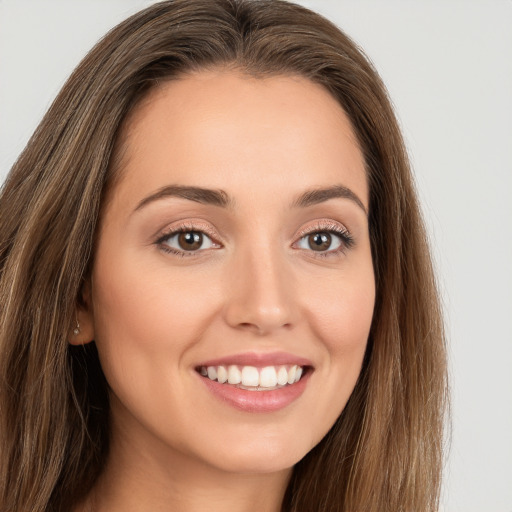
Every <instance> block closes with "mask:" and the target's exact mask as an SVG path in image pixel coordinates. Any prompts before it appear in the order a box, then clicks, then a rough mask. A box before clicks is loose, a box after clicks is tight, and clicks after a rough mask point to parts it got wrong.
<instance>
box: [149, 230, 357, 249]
mask: <svg viewBox="0 0 512 512" xmlns="http://www.w3.org/2000/svg"><path fill="white" fill-rule="evenodd" d="M191 231H193V232H197V233H202V234H205V235H207V236H208V237H209V238H210V239H211V240H212V243H213V244H214V245H217V246H218V245H219V244H218V243H217V242H215V233H214V232H213V231H212V230H211V229H210V228H209V227H208V226H205V225H197V224H196V225H194V224H190V223H184V224H180V225H178V226H173V227H172V228H170V229H169V230H167V231H165V232H164V233H163V234H162V235H161V236H159V237H158V239H157V240H156V241H155V245H157V246H158V247H159V249H160V250H162V251H164V252H166V253H170V254H173V255H175V256H180V257H195V256H198V253H200V252H202V250H198V251H179V250H177V249H174V248H173V247H169V245H167V244H165V242H166V241H167V240H169V238H172V237H173V236H176V235H179V234H180V233H188V232H191ZM315 233H327V234H331V235H332V234H334V235H335V236H337V237H338V238H339V239H340V241H341V243H340V246H339V247H338V248H336V249H331V250H328V251H313V250H311V249H310V250H307V249H302V250H305V251H308V252H311V253H314V257H315V258H317V257H318V258H328V257H332V256H337V255H339V254H340V253H345V251H346V250H347V249H350V248H352V247H353V246H354V243H355V242H354V238H353V237H352V235H351V234H350V233H349V231H348V230H347V229H345V228H343V227H341V226H340V225H338V224H336V223H333V222H322V223H318V224H316V225H315V226H312V227H311V226H310V227H308V228H307V229H304V230H302V231H300V232H299V234H298V237H299V240H298V241H297V242H294V245H295V244H297V243H298V242H300V241H301V240H302V239H304V238H305V237H307V236H309V235H312V234H315ZM203 250H206V249H203Z"/></svg>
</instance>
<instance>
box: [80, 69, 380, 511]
mask: <svg viewBox="0 0 512 512" xmlns="http://www.w3.org/2000/svg"><path fill="white" fill-rule="evenodd" d="M122 136H123V144H124V146H125V148H126V152H125V154H124V157H123V159H122V162H121V167H122V168H121V172H122V178H121V180H120V181H119V183H118V184H117V185H116V187H115V189H114V191H113V192H112V194H111V197H110V198H109V201H108V203H107V205H106V208H105V211H104V215H103V218H102V219H101V224H100V228H101V229H100V233H99V240H98V245H97V251H96V254H95V263H94V267H93V271H92V276H91V280H90V282H89V283H88V285H87V287H86V290H85V300H86V307H85V308H84V309H82V310H81V311H80V312H79V320H80V325H81V332H80V334H79V335H78V336H75V337H74V338H73V340H74V341H73V343H77V344H80V343H87V342H89V341H91V340H92V339H94V340H95V341H96V344H97V347H98V351H99V354H100V360H101V363H102V367H103V370H104V373H105V376H106V378H107V380H108V382H109V385H110V388H111V416H112V446H111V452H110V454H109V459H108V463H107V467H106V469H105V471H104V473H103V475H102V476H101V478H100V480H99V482H98V484H97V485H96V487H95V488H94V490H93V492H92V493H91V495H90V496H89V497H88V499H87V500H86V502H85V503H84V504H82V507H81V508H79V509H77V510H78V511H80V512H84V511H86V510H95V511H99V512H102V511H107V510H108V511H110V512H112V511H114V512H115V511H123V512H130V511H137V512H141V511H142V512H143V511H152V512H154V511H164V510H166V511H167V510H179V511H180V512H196V511H197V512H198V511H201V512H202V511H204V510H208V511H210V512H217V511H219V512H220V511H221V510H222V511H223V512H224V511H226V510H229V511H230V512H245V511H249V510H251V511H254V510H262V511H265V512H273V511H275V512H277V511H279V510H280V507H281V503H282V499H283V496H284V493H285V490H286V486H287V483H288V481H289V478H290V475H291V471H292V468H293V466H294V465H295V464H296V463H297V462H298V461H299V460H300V459H301V458H302V457H303V456H304V455H305V454H306V453H308V451H310V450H311V449H312V448H313V447H314V446H315V445H316V444H317V443H318V442H319V441H320V440H321V439H322V437H323V436H324V435H325V434H326V433H327V431H328V430H329V429H330V428H331V426H332V425H333V423H334V422H335V421H336V419H337V418H338V416H339V415H340V413H341V411H342V410H343V408H344V406H345V404H346V402H347V400H348V398H349V396H350V394H351V392H352V390H353V388H354V385H355V383H356V380H357V377H358V375H359V373H360V369H361V364H362V360H363V356H364V352H365V348H366V343H367V338H368V333H369V329H370V324H371V319H372V314H373V306H374V300H375V285H374V273H373V265H372V259H371V250H370V240H369V233H368V218H367V210H368V184H367V180H366V174H365V167H364V161H363V157H362V154H361V151H360V149H359V146H358V144H357V142H356V139H355V136H354V134H353V130H352V127H351V125H350V122H349V120H348V118H347V117H346V115H345V113H344V112H343V110H342V109H341V107H340V106H339V105H338V103H337V102H336V101H335V100H334V99H333V98H332V97H331V96H330V95H329V94H328V93H327V92H326V91H325V90H324V89H322V88H321V87H320V86H318V85H315V84H313V83H311V82H309V81H308V80H306V79H304V78H300V77H287V76H280V77H272V78H265V79H255V78H250V77H247V76H245V75H243V74H241V73H239V72H236V71H227V70H217V71H208V72H206V71H204V72H199V73H196V74H193V75H189V76H187V77H185V78H182V79H180V80H177V81H173V82H171V83H167V84H163V85H162V86H160V87H159V88H158V89H156V90H154V91H152V92H151V93H150V95H149V96H148V97H147V98H146V99H144V101H143V102H142V103H141V104H140V105H139V106H138V107H137V108H136V110H135V111H134V112H133V113H132V115H131V116H130V118H129V120H128V124H127V127H126V129H125V130H124V132H123V135H122ZM179 187H181V188H179ZM183 187H189V188H187V190H186V191H185V192H183V190H184V189H183ZM190 187H194V190H193V191H192V192H191V189H190ZM197 188H201V189H208V190H209V191H213V193H210V192H207V193H205V192H204V190H203V191H201V192H200V193H199V195H197ZM177 190H179V192H177ZM318 190H323V191H324V192H323V193H318V192H313V193H311V191H318ZM220 191H221V192H220ZM194 194H196V195H195V196H194ZM187 237H188V238H187ZM191 241H192V242H191ZM187 244H188V245H187ZM240 354H244V357H249V359H250V358H251V357H256V358H257V357H266V358H267V359H265V361H266V363H265V364H266V365H269V366H273V367H275V369H276V372H277V371H278V370H280V369H281V368H282V367H283V366H285V369H286V370H287V371H290V372H291V371H292V370H291V366H292V365H291V363H290V364H285V363H283V361H284V360H286V361H288V359H286V358H289V359H290V361H292V362H293V361H294V360H295V359H297V360H299V359H300V361H302V363H301V364H302V365H303V366H304V377H302V379H303V380H300V381H298V382H297V383H293V385H294V386H296V387H295V388H292V387H291V386H292V384H290V387H289V388H286V386H288V384H286V386H283V388H286V389H288V390H289V389H295V390H297V389H300V392H296V393H295V394H294V395H293V393H292V394H291V395H290V396H292V395H293V396H292V398H290V399H289V401H288V402H287V401H283V400H281V398H282V396H284V395H283V394H282V390H281V389H280V388H279V389H278V390H277V391H276V392H274V391H272V392H274V393H275V396H276V397H277V398H276V400H277V401H278V402H279V400H281V402H282V403H281V402H279V404H280V405H278V406H272V407H274V408H273V409H271V410H262V408H261V404H260V402H258V400H260V398H261V396H263V395H262V393H268V392H269V391H267V390H266V389H265V390H262V389H259V390H254V391H252V390H251V391H250V392H249V393H252V394H251V395H250V396H251V397H252V398H255V400H254V403H255V404H256V405H254V404H253V405H251V407H248V406H246V405H244V404H245V402H243V400H242V401H241V403H242V405H241V406H238V405H237V406H233V404H232V403H229V401H226V400H224V399H223V398H222V397H223V395H222V393H223V392H224V391H223V390H225V389H226V388H222V386H231V384H229V383H223V384H220V383H219V382H216V381H215V384H214V387H213V388H212V387H211V381H212V379H209V378H208V376H205V375H204V372H203V375H201V373H200V369H201V367H206V366H208V364H205V362H207V361H211V360H216V361H219V360H220V361H221V363H219V365H220V366H222V361H223V358H225V359H226V361H228V360H230V358H233V357H235V358H237V357H241V356H240ZM247 354H248V355H247ZM276 354H277V355H276ZM283 354H284V355H283ZM274 356H275V357H276V364H275V365H274V364H273V363H272V357H274ZM279 358H280V359H279ZM294 358H295V359H294ZM268 361H270V363H269V362H268ZM304 361H306V363H307V364H306V363H304ZM244 364H246V363H244ZM210 366H211V365H210ZM227 366H228V365H227V364H226V367H227ZM299 366H300V365H299ZM241 367H242V365H240V368H241ZM215 368H217V366H215ZM203 370H205V371H206V369H205V368H203ZM215 386H217V387H215ZM301 386H302V387H301ZM212 389H217V390H218V389H220V390H221V391H220V394H218V393H217V391H215V392H212ZM237 393H239V394H240V395H241V396H242V395H243V392H239V391H238V388H237V390H236V391H235V395H236V396H235V398H236V400H238V399H239V397H238V395H237ZM253 393H256V394H258V395H259V396H257V395H254V394H253ZM280 393H281V394H280ZM243 396H245V395H243ZM267 396H270V395H267ZM244 399H245V398H244ZM286 400H288V399H286ZM244 407H245V408H244ZM258 407H259V409H258Z"/></svg>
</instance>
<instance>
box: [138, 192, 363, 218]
mask: <svg viewBox="0 0 512 512" xmlns="http://www.w3.org/2000/svg"><path fill="white" fill-rule="evenodd" d="M167 197H179V198H182V199H188V200H189V201H194V202H196V203H201V204H207V205H213V206H220V207H221V208H232V207H233V206H234V204H235V201H234V200H233V199H232V198H230V197H229V195H228V194H227V193H226V192H225V191H224V190H220V189H209V188H203V187H191V186H184V185H168V186H166V187H162V188H161V189H159V190H157V191H156V192H155V193H154V194H151V195H150V196H148V197H146V198H144V199H143V200H142V201H141V202H140V203H139V204H138V205H137V207H136V208H135V211H137V210H140V209H141V208H144V206H147V205H148V204H149V203H152V202H154V201H158V200H159V199H164V198H167ZM337 198H342V199H350V200H351V201H353V202H354V203H355V204H356V205H357V206H359V208H361V209H362V210H363V211H364V213H365V214H366V215H368V212H367V210H366V207H365V206H364V204H363V202H362V201H361V199H359V197H358V196H357V195H356V194H355V193H354V192H353V191H352V190H350V189H349V188H347V187H344V186H343V185H335V186H333V187H326V188H317V189H313V190H307V191H306V192H304V193H303V194H301V195H300V196H299V197H297V198H296V199H295V200H294V201H293V202H292V207H295V208H307V207H308V206H313V205H316V204H320V203H323V202H325V201H328V200H329V199H337Z"/></svg>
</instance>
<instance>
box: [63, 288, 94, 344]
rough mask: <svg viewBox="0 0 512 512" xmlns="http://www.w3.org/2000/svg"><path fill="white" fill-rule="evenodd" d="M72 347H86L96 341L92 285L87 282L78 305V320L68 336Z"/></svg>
mask: <svg viewBox="0 0 512 512" xmlns="http://www.w3.org/2000/svg"><path fill="white" fill-rule="evenodd" d="M68 340H69V343H70V344H71V345H85V344H86V343H90V342H91V341H92V340H94V312H93V307H92V300H91V283H90V281H89V280H87V281H86V282H85V283H84V285H83V287H82V290H81V292H80V297H79V299H78V301H77V305H76V318H74V319H73V323H72V326H71V329H70V332H69V335H68Z"/></svg>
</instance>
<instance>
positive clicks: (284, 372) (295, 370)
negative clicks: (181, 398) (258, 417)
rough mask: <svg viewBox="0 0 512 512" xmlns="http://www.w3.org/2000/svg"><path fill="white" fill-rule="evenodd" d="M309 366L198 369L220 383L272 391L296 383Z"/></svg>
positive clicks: (250, 389)
mask: <svg viewBox="0 0 512 512" xmlns="http://www.w3.org/2000/svg"><path fill="white" fill-rule="evenodd" d="M308 369H309V367H307V366H299V365H295V364H294V365H277V366H265V367H262V368H258V367H256V366H238V365H229V366H228V365H218V366H199V367H198V368H196V371H197V372H198V373H199V374H200V375H202V376H203V377H205V378H208V379H210V380H212V381H215V382H218V383H220V384H225V385H228V386H233V387H237V388H239V389H245V390H248V391H272V390H275V389H280V388H284V387H287V386H291V385H292V384H296V383H297V382H299V381H300V380H301V378H302V377H303V376H304V375H305V374H306V373H307V372H308Z"/></svg>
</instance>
